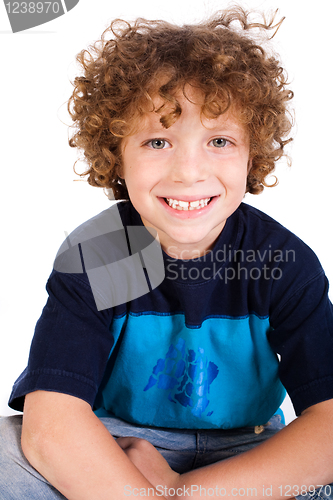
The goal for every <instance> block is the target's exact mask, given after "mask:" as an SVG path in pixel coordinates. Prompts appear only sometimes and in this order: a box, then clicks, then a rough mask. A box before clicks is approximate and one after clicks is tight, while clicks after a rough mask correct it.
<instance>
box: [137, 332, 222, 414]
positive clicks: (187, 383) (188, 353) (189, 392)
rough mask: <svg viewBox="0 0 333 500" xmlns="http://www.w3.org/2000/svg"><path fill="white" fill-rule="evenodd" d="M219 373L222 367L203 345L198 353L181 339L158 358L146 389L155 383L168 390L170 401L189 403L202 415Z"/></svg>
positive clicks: (193, 411) (184, 404) (159, 387)
mask: <svg viewBox="0 0 333 500" xmlns="http://www.w3.org/2000/svg"><path fill="white" fill-rule="evenodd" d="M218 373H219V370H218V367H217V366H216V365H215V363H212V362H211V361H208V359H207V356H205V351H204V349H202V348H201V347H199V348H198V352H195V351H194V350H193V349H186V343H185V341H184V340H183V339H181V338H180V339H179V340H178V342H177V344H176V346H174V345H173V344H171V345H170V347H169V350H168V352H167V354H166V356H165V358H160V359H158V360H157V363H156V365H155V366H154V368H153V374H152V375H151V376H150V377H149V380H148V384H147V385H146V387H145V388H144V391H148V389H151V388H152V387H154V386H155V385H156V386H157V388H158V389H164V390H168V391H169V393H168V399H169V401H171V402H172V403H180V404H181V405H182V406H184V407H185V408H186V407H187V406H189V407H190V408H191V413H192V414H193V415H195V416H196V417H201V414H202V413H203V412H204V411H205V410H206V408H207V406H208V404H209V399H208V397H207V396H208V394H209V386H210V384H211V383H212V382H213V381H214V380H215V379H216V377H217V375H218ZM212 413H213V412H212V411H210V412H208V413H207V416H210V415H212Z"/></svg>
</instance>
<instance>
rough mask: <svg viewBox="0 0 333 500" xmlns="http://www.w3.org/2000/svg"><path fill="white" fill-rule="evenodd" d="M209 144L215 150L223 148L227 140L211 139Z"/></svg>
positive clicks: (220, 138) (221, 138)
mask: <svg viewBox="0 0 333 500" xmlns="http://www.w3.org/2000/svg"><path fill="white" fill-rule="evenodd" d="M210 142H211V143H212V144H213V146H214V147H215V148H225V146H226V145H227V144H228V142H229V141H227V139H223V137H218V138H217V139H213V140H211V141H210Z"/></svg>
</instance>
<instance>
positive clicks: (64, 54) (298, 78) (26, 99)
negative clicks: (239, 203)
mask: <svg viewBox="0 0 333 500" xmlns="http://www.w3.org/2000/svg"><path fill="white" fill-rule="evenodd" d="M226 5H227V2H224V1H223V0H220V1H216V0H205V1H203V0H168V1H167V2H164V3H162V2H157V1H156V0H155V1H153V0H142V1H137V0H122V1H121V2H119V1H114V0H98V1H94V0H80V2H79V4H78V5H77V6H76V7H75V8H74V9H73V10H72V11H70V12H69V13H68V14H66V15H64V16H62V17H60V18H58V19H56V20H54V21H51V22H49V23H47V24H45V25H42V26H39V27H36V28H32V29H30V30H28V31H25V32H21V33H16V34H12V33H11V30H10V25H9V21H8V19H7V16H6V11H5V7H4V4H3V3H2V2H1V3H0V54H1V79H0V91H1V113H0V127H1V130H0V132H1V135H0V138H1V150H0V155H1V196H0V202H1V242H2V244H1V287H0V307H1V316H0V328H1V333H0V414H1V415H9V414H12V413H14V412H13V411H11V410H10V409H9V408H8V407H7V400H8V397H9V394H10V390H11V386H12V384H13V382H14V380H15V379H16V378H17V376H18V375H19V374H20V373H21V371H22V370H23V369H24V368H25V366H26V363H27V357H28V352H29V346H30V342H31V338H32V335H33V331H34V326H35V323H36V320H37V319H38V317H39V315H40V313H41V309H42V307H43V305H44V303H45V301H46V298H47V296H46V292H45V283H46V279H47V277H48V275H49V273H50V271H51V268H52V264H53V259H54V256H55V254H56V251H57V249H58V247H59V245H60V243H61V242H62V241H63V239H64V234H65V231H67V232H70V231H71V230H72V229H74V228H75V227H76V226H77V225H78V224H80V223H81V222H83V221H85V220H87V219H88V218H90V217H91V216H93V215H95V214H96V213H98V212H100V211H101V210H103V209H105V208H107V207H108V206H109V203H110V202H109V201H108V200H107V198H106V197H105V195H104V194H103V192H102V190H100V189H97V188H92V187H90V186H88V185H87V184H86V183H85V182H82V181H81V182H74V179H78V177H77V176H75V174H74V173H73V170H72V166H73V164H74V161H75V160H76V158H77V157H76V152H75V150H72V149H71V148H70V147H69V146H68V143H67V137H68V129H67V126H66V124H69V118H68V116H67V114H66V105H65V103H66V100H67V99H68V97H69V95H70V93H71V89H72V86H71V84H70V80H71V79H72V78H73V77H74V75H75V74H76V71H77V68H76V65H75V55H76V54H77V53H78V52H79V51H80V50H82V49H83V48H86V47H87V46H88V45H89V44H90V43H92V42H93V41H94V40H95V39H97V38H99V36H100V35H101V33H102V31H103V30H104V29H105V28H106V27H107V25H108V23H109V22H110V21H111V20H112V19H114V18H116V17H120V18H124V19H127V20H133V19H135V18H136V17H146V18H148V19H156V18H157V19H160V18H162V19H166V20H168V21H171V22H176V23H192V22H196V21H200V20H201V19H202V18H203V17H207V16H209V15H211V14H212V13H214V12H215V11H217V10H218V9H221V8H223V7H225V6H226ZM242 5H244V6H247V7H249V8H251V9H252V8H258V9H260V10H262V9H263V10H265V11H266V12H270V11H272V10H275V9H276V8H279V9H280V14H281V16H286V20H285V22H284V23H283V25H282V27H281V28H280V30H279V32H278V34H277V35H276V37H275V39H274V46H275V48H276V50H277V51H278V52H279V53H280V54H281V56H282V60H283V62H284V64H285V66H286V67H287V70H288V74H289V79H290V81H291V88H292V89H293V90H294V92H295V96H296V97H295V101H294V106H295V109H296V127H295V130H294V137H295V140H294V143H293V146H292V148H291V154H292V157H293V166H292V168H291V169H290V168H289V167H287V166H286V164H285V163H282V164H281V165H280V166H279V167H278V169H277V175H278V177H279V180H280V184H279V186H278V187H276V188H273V189H267V190H266V191H265V192H264V194H262V195H260V196H253V195H247V197H246V200H245V201H246V202H247V203H250V204H253V205H255V206H257V207H258V208H260V209H261V210H263V211H265V212H266V213H268V214H269V215H271V216H272V217H274V218H275V219H277V220H279V221H280V222H281V223H282V224H284V225H285V226H287V227H288V228H289V229H291V230H292V231H293V232H295V233H296V234H297V235H298V236H300V237H301V238H302V239H303V240H304V241H305V242H306V243H307V244H309V245H310V246H311V247H312V248H313V249H314V250H315V252H316V253H317V255H318V256H319V258H320V260H321V262H322V265H323V267H324V269H325V270H326V274H327V276H328V277H329V279H331V281H332V280H333V262H332V258H331V257H332V250H331V246H332V234H331V228H332V221H331V216H332V194H331V192H332V185H333V163H332V162H333V160H332V154H331V152H332V142H333V127H332V116H333V99H332V92H331V90H332V77H333V75H332V69H331V61H332V45H333V44H332V33H331V32H332V28H331V19H332V15H333V2H330V1H328V0H317V1H316V2H313V1H312V0H311V1H310V0H303V1H302V2H299V1H296V0H265V1H262V2H260V1H259V0H248V1H247V2H246V3H245V2H244V3H243V4H242ZM331 298H332V295H331ZM285 408H286V411H287V421H290V420H291V419H292V418H293V411H292V409H291V405H290V403H289V402H288V401H287V402H286V404H285Z"/></svg>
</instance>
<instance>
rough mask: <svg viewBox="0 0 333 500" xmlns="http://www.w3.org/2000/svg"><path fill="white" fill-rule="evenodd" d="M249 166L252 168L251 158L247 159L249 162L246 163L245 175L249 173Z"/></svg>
mask: <svg viewBox="0 0 333 500" xmlns="http://www.w3.org/2000/svg"><path fill="white" fill-rule="evenodd" d="M251 168H252V158H250V159H249V162H248V164H247V175H249V173H250V170H251Z"/></svg>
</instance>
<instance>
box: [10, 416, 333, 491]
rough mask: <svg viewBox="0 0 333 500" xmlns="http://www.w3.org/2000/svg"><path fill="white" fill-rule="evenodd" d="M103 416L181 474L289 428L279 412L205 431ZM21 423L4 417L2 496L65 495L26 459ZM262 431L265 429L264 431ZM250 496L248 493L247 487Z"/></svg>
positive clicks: (111, 427)
mask: <svg viewBox="0 0 333 500" xmlns="http://www.w3.org/2000/svg"><path fill="white" fill-rule="evenodd" d="M100 420H101V421H102V422H103V424H104V425H105V427H106V428H107V429H108V431H109V432H110V433H111V434H112V435H113V436H114V437H115V438H117V437H124V436H135V437H139V438H143V439H146V440H147V441H150V442H151V443H152V444H153V445H154V446H155V447H156V448H157V449H158V450H159V452H160V453H161V454H162V455H163V457H164V458H165V459H166V460H167V461H168V463H169V465H170V467H171V468H172V469H173V470H175V471H177V472H179V473H183V472H186V471H189V470H192V469H196V468H198V467H202V466H204V465H209V464H211V463H215V462H217V461H219V460H224V459H226V458H229V457H232V456H235V455H238V454H239V453H243V452H245V451H247V450H250V449H251V448H252V447H254V446H256V445H257V444H259V443H261V442H263V441H265V440H266V439H268V438H269V437H270V436H272V435H274V434H275V433H276V432H278V431H279V430H280V429H282V428H283V427H284V425H283V424H281V422H280V416H278V415H275V416H274V417H272V419H271V420H270V421H269V422H268V423H267V424H266V425H265V426H261V428H259V429H258V428H253V427H246V428H242V429H231V430H202V431H201V430H198V431H192V430H174V429H150V428H142V427H139V426H136V425H132V424H128V423H127V422H124V421H122V420H119V419H116V418H101V419H100ZM21 425H22V417H21V416H20V415H15V416H12V417H2V418H0V500H59V499H65V497H64V496H63V495H62V494H61V493H59V492H58V491H57V490H56V489H55V488H54V487H53V486H51V485H50V483H48V482H47V481H46V479H44V478H43V477H42V476H41V475H40V474H39V473H38V472H37V471H36V470H35V469H34V468H33V467H31V465H30V464H29V462H28V461H27V460H26V459H25V457H24V455H23V453H22V450H21V445H20V438H21ZM258 430H259V431H261V432H259V433H258ZM255 431H256V432H255ZM212 486H213V485H212ZM266 486H267V488H268V489H267V490H266V496H268V497H269V485H266ZM197 487H198V486H196V488H197ZM281 488H282V486H281ZM283 488H284V489H283V491H282V492H281V493H282V496H286V498H287V496H289V494H293V495H295V496H296V494H297V491H295V490H291V491H288V489H287V487H286V486H285V485H284V486H283ZM293 488H294V487H293ZM209 490H213V488H209V489H208V490H207V491H204V489H203V490H202V492H201V493H202V494H201V495H200V496H202V497H205V496H208V498H209V497H211V498H212V497H213V491H209ZM193 491H194V490H193ZM260 493H261V492H259V494H260ZM302 493H303V491H302ZM161 494H162V493H161ZM197 494H198V490H197ZM242 494H243V492H239V495H240V496H242ZM192 495H194V493H192ZM244 495H245V496H246V495H247V494H246V492H244ZM130 496H137V495H135V492H134V491H131V489H130V485H127V487H126V489H125V485H124V498H126V497H130ZM183 496H184V498H186V497H187V498H190V496H191V491H189V492H186V491H184V494H183ZM219 496H230V493H228V492H225V493H224V492H223V490H220V491H218V492H217V496H216V497H214V498H218V497H219ZM251 496H256V495H255V492H254V491H253V492H251ZM298 498H299V500H333V484H332V485H326V486H324V487H323V488H320V489H319V490H317V491H316V492H315V493H314V494H310V493H305V494H303V495H299V497H298ZM92 500H93V499H92Z"/></svg>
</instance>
